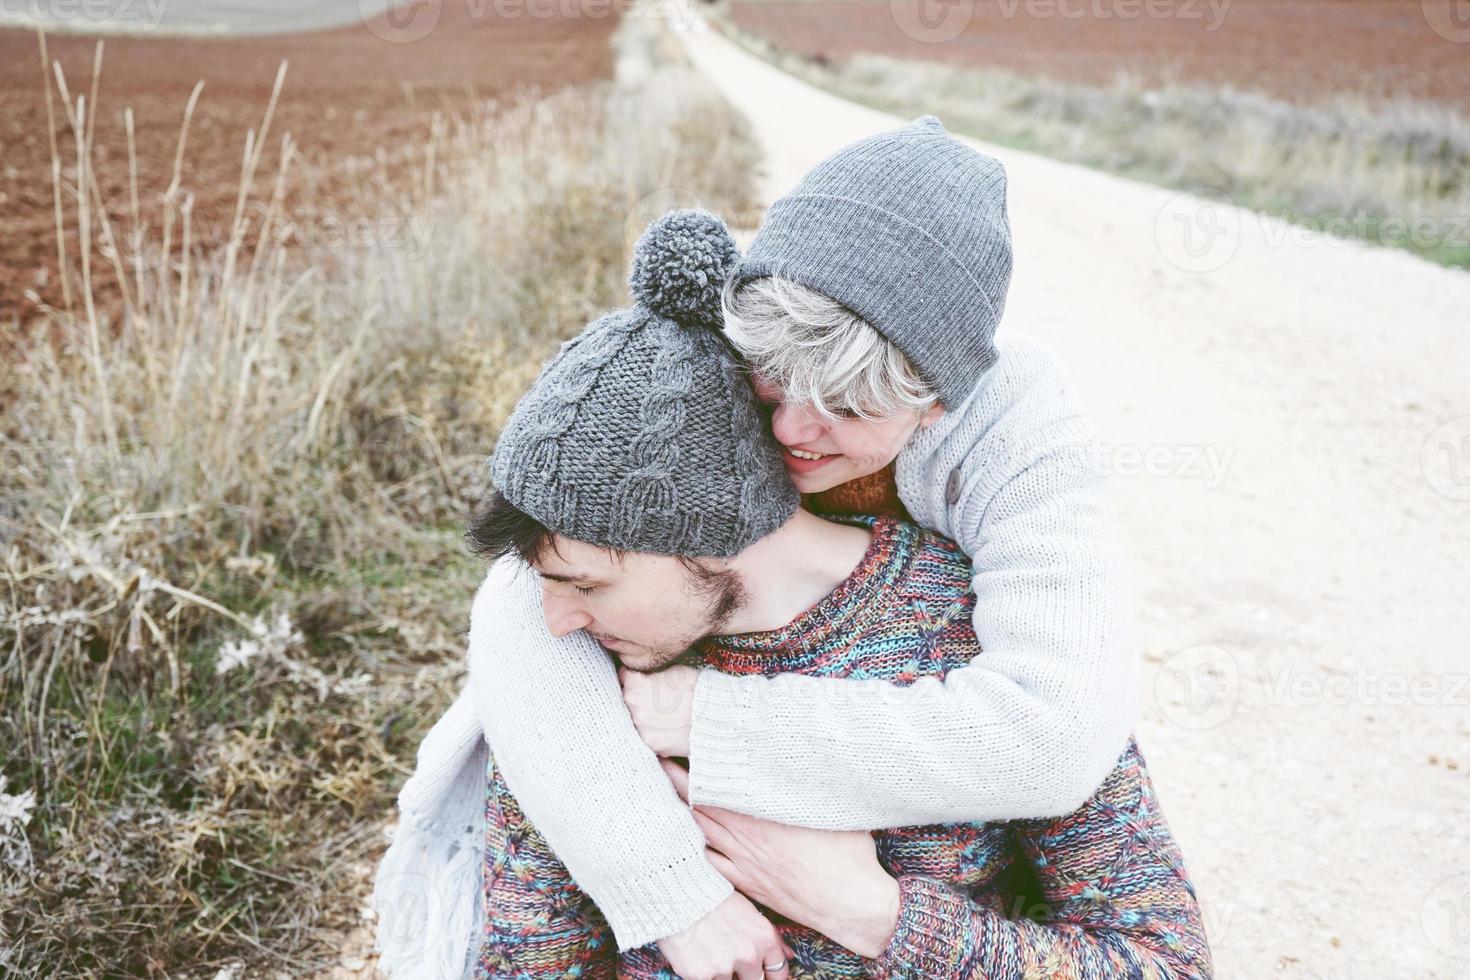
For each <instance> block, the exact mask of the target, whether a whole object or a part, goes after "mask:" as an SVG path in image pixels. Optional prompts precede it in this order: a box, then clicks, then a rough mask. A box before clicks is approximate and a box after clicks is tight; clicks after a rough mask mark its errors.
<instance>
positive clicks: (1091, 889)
mask: <svg viewBox="0 0 1470 980" xmlns="http://www.w3.org/2000/svg"><path fill="white" fill-rule="evenodd" d="M1010 827H1011V829H1012V830H1013V831H1014V832H1015V834H1016V839H1017V842H1018V843H1019V845H1020V849H1021V852H1022V853H1023V854H1024V856H1025V858H1026V864H1027V865H1028V866H1029V868H1030V869H1031V871H1032V872H1033V873H1034V875H1035V878H1036V882H1037V885H1038V886H1039V894H1038V895H1036V896H1035V899H1036V901H1037V902H1038V904H1037V905H1035V906H1032V907H1030V908H1023V909H1020V910H1019V911H1020V912H1021V913H1022V914H1023V915H1026V916H1029V918H1026V917H1023V916H1022V915H1013V916H1011V917H1007V916H1006V915H1005V914H1003V913H1002V911H999V910H996V909H994V908H992V907H989V906H985V905H981V904H980V903H978V902H976V901H974V900H972V899H971V898H970V897H969V896H967V895H965V894H964V893H963V892H962V891H959V890H956V889H954V888H952V887H950V886H949V885H947V884H945V883H943V882H940V881H938V880H935V879H933V878H926V877H921V876H917V875H903V876H900V878H899V879H898V884H899V894H900V896H901V904H900V910H899V920H898V927H897V929H896V930H895V932H894V935H893V938H892V940H890V942H889V945H888V949H887V950H885V951H884V953H883V955H882V956H881V957H880V958H878V959H877V960H874V961H872V962H873V967H872V973H873V975H874V976H876V977H882V978H895V980H897V978H903V980H910V978H921V977H922V978H934V980H939V978H945V980H949V978H980V977H1012V976H1028V977H1031V976H1045V977H1048V978H1051V980H1104V978H1111V977H1137V978H1141V980H1186V978H1188V980H1207V978H1209V977H1211V976H1212V966H1211V962H1210V950H1209V944H1208V941H1207V940H1206V937H1205V929H1204V923H1203V920H1202V918H1201V916H1200V910H1199V904H1198V902H1197V901H1196V900H1195V894H1194V886H1193V885H1192V884H1191V883H1190V881H1189V877H1188V875H1187V873H1186V872H1185V870H1184V864H1183V861H1182V859H1181V857H1180V853H1179V848H1178V846H1177V845H1176V844H1175V842H1174V838H1173V835H1172V834H1171V833H1170V831H1169V827H1168V824H1167V823H1166V822H1165V821H1164V818H1163V816H1162V814H1161V812H1160V810H1159V807H1158V801H1157V799H1156V798H1155V796H1154V791H1153V785H1152V783H1151V781H1150V780H1149V776H1148V772H1147V770H1146V769H1145V767H1144V764H1143V758H1142V756H1141V754H1140V753H1139V751H1138V746H1137V745H1136V744H1134V743H1133V742H1131V741H1130V743H1129V746H1128V749H1127V751H1126V752H1125V753H1124V755H1123V757H1122V759H1121V760H1120V762H1119V764H1118V766H1117V768H1116V769H1114V770H1113V772H1112V774H1111V775H1110V776H1109V777H1108V779H1107V780H1106V782H1104V784H1103V786H1102V788H1101V789H1099V790H1098V792H1097V793H1096V794H1095V795H1094V796H1093V797H1092V798H1091V799H1089V800H1088V801H1087V802H1086V803H1085V804H1083V806H1082V808H1081V809H1080V810H1078V811H1076V812H1075V813H1072V814H1069V815H1068V816H1065V817H1061V818H1059V819H1056V820H1034V821H1019V822H1016V823H1013V824H1011V825H1010ZM1005 911H1006V912H1016V911H1017V910H1015V909H1007V910H1005Z"/></svg>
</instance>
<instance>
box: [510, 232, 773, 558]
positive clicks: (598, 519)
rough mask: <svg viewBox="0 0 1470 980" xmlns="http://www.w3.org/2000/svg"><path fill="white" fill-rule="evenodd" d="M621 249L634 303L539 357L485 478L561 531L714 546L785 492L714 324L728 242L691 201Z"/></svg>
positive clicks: (604, 539)
mask: <svg viewBox="0 0 1470 980" xmlns="http://www.w3.org/2000/svg"><path fill="white" fill-rule="evenodd" d="M633 252H634V254H633V263H632V266H633V267H632V272H631V274H630V276H629V288H630V290H631V292H632V295H633V297H634V303H633V305H632V306H631V307H628V308H626V309H622V310H614V311H613V312H611V313H607V314H604V315H603V316H601V317H599V318H598V319H597V320H595V321H593V322H592V323H591V324H590V325H589V326H588V327H587V328H586V329H585V330H583V331H582V333H580V334H579V335H577V336H576V337H574V338H572V339H571V340H569V341H567V342H566V343H564V344H562V346H561V348H560V350H558V351H557V353H556V354H555V355H553V356H552V358H551V359H550V360H549V361H547V362H546V364H545V365H544V366H543V367H542V369H541V373H540V375H539V376H538V377H537V379H536V381H535V382H534V383H532V385H531V387H530V389H529V390H528V391H527V392H526V394H525V395H524V396H522V398H521V400H520V402H519V403H517V405H516V408H515V411H514V412H512V413H511V417H510V420H509V421H508V422H507V423H506V425H505V430H504V431H503V432H502V433H501V436H500V442H499V444H498V445H497V446H496V448H495V453H494V455H493V456H492V457H491V460H490V473H491V478H492V479H493V480H494V482H495V485H496V487H497V488H499V490H500V492H501V493H502V494H504V495H505V497H506V499H508V500H509V501H510V502H511V503H512V504H513V505H514V506H515V507H517V508H518V509H520V510H521V511H523V512H525V513H526V514H529V515H530V516H531V517H534V518H535V519H536V520H538V521H539V522H541V523H542V524H543V525H545V527H546V528H547V529H548V530H550V531H552V532H554V533H556V534H560V535H563V536H564V537H567V538H571V539H574V540H577V541H585V542H588V543H589V544H596V545H600V546H602V547H609V548H621V549H624V550H628V551H639V552H648V553H653V554H667V555H682V556H685V557H691V558H695V557H719V558H728V557H731V556H733V555H736V554H738V553H739V552H741V551H743V550H744V549H745V548H746V547H748V546H749V545H751V544H753V543H755V542H756V541H758V540H759V539H760V538H762V537H764V536H765V535H767V534H769V533H770V532H772V531H774V530H776V529H777V528H778V527H780V526H781V525H782V524H784V523H786V521H787V520H788V519H789V518H790V517H791V515H792V513H794V512H795V510H796V508H797V506H798V504H799V502H800V498H799V496H798V495H797V492H796V489H795V488H794V487H793V486H792V485H791V481H790V478H789V477H788V476H787V474H786V468H785V466H784V465H783V464H782V461H781V454H780V450H779V448H778V447H777V446H776V444H775V442H774V441H773V440H772V438H771V436H770V433H769V432H768V431H767V429H766V426H765V420H764V417H763V415H762V413H761V411H760V406H759V403H758V401H757V399H756V397H755V393H754V392H753V391H752V390H751V387H750V383H749V382H748V381H747V380H746V378H745V374H744V372H743V370H742V366H741V364H740V361H739V358H738V356H737V355H736V354H735V352H734V350H733V349H732V348H731V347H730V345H729V343H728V342H727V341H726V340H725V338H724V336H723V334H721V333H720V323H721V317H720V291H721V289H722V287H723V286H724V283H725V280H726V278H727V277H728V276H729V274H730V272H731V270H732V269H733V268H734V266H735V263H736V262H737V261H738V260H739V253H738V252H737V250H736V248H735V243H734V240H733V239H732V238H731V237H730V232H729V229H728V228H726V226H725V223H724V222H723V221H722V220H720V218H719V217H717V216H716V215H714V214H711V213H710V212H709V211H706V210H703V209H698V208H684V209H678V210H674V211H670V212H668V213H666V214H664V215H663V216H662V217H659V218H658V219H656V220H655V221H653V223H651V224H650V225H649V226H648V228H647V229H646V230H645V231H644V233H643V235H642V236H641V237H640V238H639V239H638V242H637V244H636V245H635V246H634V250H633Z"/></svg>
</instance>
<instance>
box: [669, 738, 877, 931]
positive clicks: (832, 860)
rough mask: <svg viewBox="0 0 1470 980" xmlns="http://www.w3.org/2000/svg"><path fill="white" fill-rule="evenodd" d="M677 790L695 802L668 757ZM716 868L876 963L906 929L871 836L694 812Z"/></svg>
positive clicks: (716, 810)
mask: <svg viewBox="0 0 1470 980" xmlns="http://www.w3.org/2000/svg"><path fill="white" fill-rule="evenodd" d="M662 764H663V767H664V771H665V772H667V773H668V774H669V779H670V780H671V781H672V782H673V784H674V790H675V791H676V792H677V793H678V794H679V798H680V799H682V800H683V801H684V802H685V803H688V802H689V773H688V771H687V770H685V769H684V768H683V767H682V766H680V765H678V764H677V763H674V762H670V761H669V760H667V759H664V760H663V762H662ZM694 819H695V822H697V823H698V824H699V829H700V830H702V831H704V838H705V843H706V844H708V845H709V846H708V847H707V848H706V850H705V854H706V856H707V857H708V858H709V859H710V863H711V864H713V865H714V866H715V870H716V871H718V872H720V874H722V875H724V876H725V877H726V878H727V879H728V880H729V882H730V884H732V885H734V886H735V889H736V891H738V892H740V893H741V894H743V895H746V896H748V897H749V898H751V899H753V900H754V901H757V902H759V903H761V904H762V905H764V906H765V907H766V908H769V909H771V910H772V911H775V912H778V913H780V914H781V915H784V916H786V917H787V918H788V919H793V920H795V921H797V922H800V923H801V924H802V925H805V926H809V927H811V928H813V929H815V930H817V931H818V932H820V933H822V935H824V936H826V937H827V938H828V939H831V940H832V941H833V942H836V943H838V944H839V945H841V946H845V947H847V948H848V949H850V950H852V951H853V952H854V953H857V954H858V955H859V956H866V957H867V958H869V959H877V958H878V957H879V956H881V955H882V954H883V951H884V950H885V949H887V948H888V943H889V940H891V939H892V938H893V932H894V930H895V929H896V928H897V927H898V914H899V890H898V882H897V881H896V880H895V879H894V878H893V877H892V876H891V875H890V874H889V873H888V872H887V871H885V870H884V868H883V865H881V864H879V863H878V848H877V844H876V843H875V842H874V840H873V835H872V834H870V833H868V832H867V831H865V830H856V831H837V830H812V829H811V828H809V827H794V826H791V825H789V824H784V823H775V822H773V821H770V820H762V819H760V818H759V817H752V816H749V815H747V814H744V813H736V812H735V811H733V810H725V809H722V808H720V807H703V806H697V807H695V808H694Z"/></svg>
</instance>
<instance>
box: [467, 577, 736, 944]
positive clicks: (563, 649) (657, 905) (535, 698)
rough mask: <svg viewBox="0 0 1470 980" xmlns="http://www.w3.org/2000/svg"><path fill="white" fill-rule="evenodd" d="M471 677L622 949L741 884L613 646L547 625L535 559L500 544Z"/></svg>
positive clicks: (490, 723)
mask: <svg viewBox="0 0 1470 980" xmlns="http://www.w3.org/2000/svg"><path fill="white" fill-rule="evenodd" d="M469 666H470V685H471V690H472V692H473V699H474V703H475V710H476V713H477V714H478V715H479V717H480V720H481V725H482V727H483V728H484V731H485V736H486V739H487V741H488V742H489V743H490V748H491V751H492V752H493V753H494V756H495V760H496V762H497V763H498V764H499V766H500V770H501V772H502V774H503V775H504V777H505V781H506V785H508V786H509V787H510V790H511V792H512V793H513V794H515V798H516V800H517V801H518V802H519V803H520V805H521V808H522V809H523V810H524V812H525V814H526V816H527V817H528V818H529V819H530V821H531V823H532V824H534V825H535V827H536V829H537V830H539V831H540V832H541V834H542V836H544V837H545V838H546V841H547V843H548V844H550V845H551V848H552V850H554V851H555V852H556V855H557V857H559V858H560V859H561V861H562V863H563V864H565V865H566V867H567V870H568V871H569V872H570V873H571V875H572V878H573V879H574V880H575V881H576V882H577V884H578V886H580V887H581V888H582V890H583V891H585V892H586V893H587V895H588V896H590V897H591V899H592V901H593V902H595V903H596V904H597V907H598V909H599V910H601V912H602V913H603V915H604V916H605V917H606V918H607V920H608V924H609V925H611V926H612V929H613V932H614V934H615V936H616V937H617V942H618V948H619V949H620V950H627V949H632V948H634V947H637V946H642V945H645V944H647V943H650V942H653V941H654V940H657V939H662V938H664V937H666V936H671V935H673V934H675V933H678V932H681V931H683V930H684V929H686V928H688V927H689V926H691V925H693V924H694V923H695V922H697V921H698V920H699V919H701V918H703V917H704V916H705V915H706V914H708V913H709V912H710V911H712V910H713V909H714V908H715V906H717V905H719V904H720V903H721V902H722V901H724V900H725V899H726V898H727V897H728V896H729V895H730V894H731V893H732V892H733V891H734V889H733V888H732V887H731V886H730V883H729V882H728V881H726V880H725V879H724V877H722V876H721V875H720V873H719V872H718V871H716V870H715V869H714V867H713V866H712V865H711V864H710V863H709V862H708V861H707V860H706V859H705V856H704V835H703V834H702V833H701V832H700V830H699V827H698V825H696V824H695V822H694V818H693V816H692V814H691V813H690V810H689V808H688V807H687V806H685V804H684V803H683V802H682V801H681V800H680V799H679V797H678V795H677V794H676V793H675V792H674V788H673V784H671V783H670V782H669V778H668V776H666V775H665V774H664V771H663V769H661V768H660V767H659V764H658V758H657V757H656V756H655V755H654V754H653V752H652V751H651V750H650V749H649V748H648V747H647V746H646V745H644V744H643V742H642V740H641V739H639V737H638V731H637V729H636V728H634V727H633V721H632V718H631V717H630V716H629V715H628V709H627V707H626V706H625V705H624V704H623V698H622V691H621V688H620V687H619V686H618V678H617V671H616V669H615V667H614V665H613V662H612V659H611V658H610V657H609V656H608V655H607V653H606V651H604V650H603V649H602V647H600V646H598V645H597V642H596V641H594V640H593V639H592V638H591V637H589V636H587V635H586V634H585V633H583V632H581V631H578V632H576V633H573V634H571V635H569V636H566V637H562V638H560V639H557V638H555V637H553V636H552V635H551V634H550V633H549V632H548V631H547V629H546V621H545V619H544V618H543V616H542V610H541V584H540V579H539V578H538V577H537V575H536V573H535V570H534V569H532V568H530V567H529V566H527V565H526V564H525V563H523V562H521V561H519V560H516V559H514V558H503V559H501V560H500V561H499V562H497V563H496V564H495V565H494V566H493V567H492V568H491V570H490V573H489V575H487V576H486V578H485V582H484V584H483V585H481V587H480V590H479V592H478V593H477V594H476V596H475V604H474V611H473V614H472V616H471V629H470V665H469Z"/></svg>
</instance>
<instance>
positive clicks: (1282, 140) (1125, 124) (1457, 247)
mask: <svg viewBox="0 0 1470 980" xmlns="http://www.w3.org/2000/svg"><path fill="white" fill-rule="evenodd" d="M711 21H712V22H713V23H714V24H715V25H716V26H718V27H719V28H720V30H721V31H723V32H724V33H725V34H727V35H728V36H730V37H731V38H732V39H733V40H735V41H737V42H739V43H740V44H742V45H743V46H745V47H746V48H747V49H749V50H751V51H753V52H754V53H756V54H758V55H760V56H761V57H762V58H765V59H766V60H769V61H771V62H773V63H774V64H776V65H778V66H779V67H780V68H782V69H783V70H785V71H787V72H789V73H791V74H793V75H796V76H797V77H800V78H802V79H804V80H806V81H808V82H811V83H812V84H815V85H818V86H820V87H823V88H826V89H828V90H830V91H832V92H835V93H836V94H838V95H841V96H843V97H845V98H849V99H852V100H854V101H857V102H861V103H864V104H867V105H871V106H873V107H875V108H878V109H882V110H885V111H888V112H892V113H896V114H898V115H901V116H909V117H913V116H917V115H919V114H922V113H934V114H936V115H938V116H940V117H941V118H942V119H943V120H944V121H945V125H946V126H947V127H949V128H950V129H951V130H953V131H955V132H961V133H965V134H967V135H970V136H974V137H976V138H979V139H983V140H987V141H990V142H993V143H998V144H1000V145H1003V146H1011V147H1015V148H1018V149H1022V150H1028V151H1031V152H1036V153H1041V154H1044V155H1046V156H1051V157H1056V158H1058V159H1062V160H1067V161H1070V162H1073V163H1080V164H1084V165H1086V166H1090V167H1095V168H1097V169H1099V170H1105V171H1108V172H1112V173H1119V174H1122V175H1124V176H1127V177H1133V178H1136V179H1139V180H1144V181H1148V182H1151V183H1157V184H1162V185H1164V186H1168V187H1175V188H1180V189H1184V190H1198V189H1206V190H1209V191H1212V192H1215V194H1218V193H1224V194H1227V195H1229V196H1230V198H1231V199H1232V200H1234V201H1235V203H1236V204H1239V205H1242V206H1244V207H1248V208H1252V209H1254V210H1259V211H1264V212H1266V213H1269V214H1274V215H1278V216H1281V217H1284V218H1286V219H1288V220H1290V221H1294V222H1296V223H1298V224H1302V225H1306V226H1308V227H1311V228H1315V229H1318V230H1325V231H1329V232H1332V233H1335V234H1339V235H1341V236H1343V237H1349V238H1359V239H1362V240H1365V241H1369V242H1373V243H1377V244H1381V245H1387V246H1393V247H1398V248H1404V249H1407V250H1409V251H1412V252H1414V253H1416V254H1419V255H1421V256H1423V257H1425V258H1427V259H1429V260H1431V261H1434V262H1439V263H1441V264H1444V265H1449V266H1458V267H1463V268H1470V119H1467V118H1466V117H1465V116H1464V115H1463V114H1462V113H1460V112H1459V111H1457V110H1455V109H1453V108H1451V107H1449V106H1445V105H1440V104H1435V103H1429V102H1421V101H1413V100H1407V99H1401V100H1396V101H1391V102H1379V101H1370V100H1366V99H1363V98H1358V97H1352V96H1341V97H1339V98H1336V99H1333V100H1331V101H1329V102H1324V103H1321V104H1316V105H1292V104H1289V103H1287V102H1284V101H1281V100H1279V99H1273V98H1271V97H1269V96H1267V95H1264V94H1261V93H1258V92H1252V91H1247V90H1239V89H1232V88H1229V87H1217V86H1205V85H1198V84H1186V83H1182V82H1175V83H1171V84H1164V85H1159V86H1150V85H1145V84H1144V83H1143V82H1142V81H1141V80H1139V79H1138V78H1136V77H1133V76H1130V75H1128V74H1127V73H1120V74H1119V75H1118V76H1117V77H1116V78H1115V79H1114V81H1113V82H1112V84H1110V85H1104V86H1097V85H1086V84H1079V83H1070V82H1062V81H1057V80H1054V79H1047V78H1031V77H1026V76H1022V75H1017V74H1015V73H1013V72H1007V71H1001V70H976V69H967V68H961V67H956V66H954V65H949V64H943V63H939V62H928V61H912V60H901V59H897V58H891V57H886V56H881V55H857V56H854V57H851V58H847V59H831V60H828V59H823V60H820V61H818V60H813V59H809V58H805V57H802V56H800V55H798V54H796V53H794V52H792V51H789V50H786V49H783V48H780V47H779V46H777V45H774V44H772V43H771V42H770V41H768V40H767V39H765V38H761V37H757V36H755V35H753V34H751V33H750V32H748V31H745V30H742V29H740V28H738V27H736V26H735V25H734V24H733V23H732V22H731V21H730V19H729V17H728V15H725V14H724V13H723V12H722V11H721V10H720V9H719V8H716V9H715V11H714V13H713V14H712V16H711ZM1212 196H1213V195H1212Z"/></svg>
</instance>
